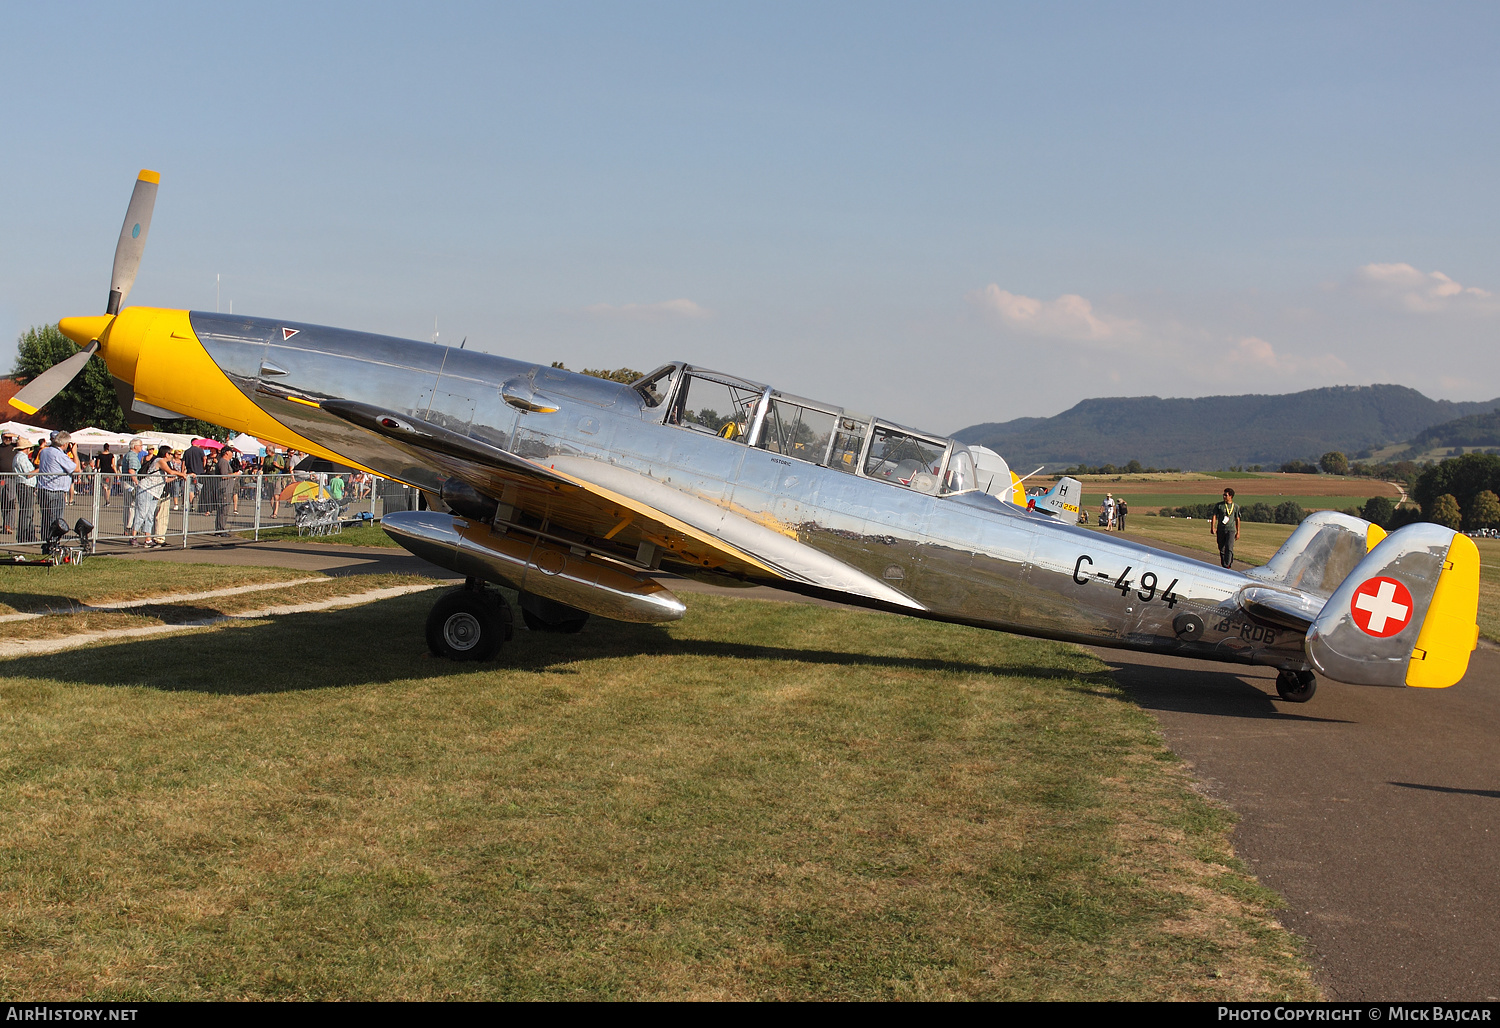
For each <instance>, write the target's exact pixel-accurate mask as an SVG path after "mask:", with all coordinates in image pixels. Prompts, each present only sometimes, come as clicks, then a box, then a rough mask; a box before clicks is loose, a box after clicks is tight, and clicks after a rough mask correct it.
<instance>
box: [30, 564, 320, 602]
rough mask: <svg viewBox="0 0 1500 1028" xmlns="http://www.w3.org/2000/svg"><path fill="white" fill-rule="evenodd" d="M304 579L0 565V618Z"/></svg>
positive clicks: (245, 572)
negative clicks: (170, 594) (82, 605)
mask: <svg viewBox="0 0 1500 1028" xmlns="http://www.w3.org/2000/svg"><path fill="white" fill-rule="evenodd" d="M307 577H310V575H309V573H308V572H306V571H290V570H288V569H286V568H262V567H233V566H220V565H217V564H169V563H156V562H153V561H145V560H130V559H125V558H120V557H90V558H88V559H87V560H85V561H84V562H83V563H81V564H77V565H63V566H62V567H55V568H53V567H4V566H0V614H13V613H32V612H36V611H44V610H64V609H68V608H72V607H76V606H78V605H80V604H96V603H118V602H122V601H125V600H138V599H144V598H146V597H150V596H161V595H163V594H165V593H194V592H208V591H210V590H214V589H229V588H233V587H235V586H241V585H254V584H257V583H260V582H286V581H290V580H292V579H297V578H307Z"/></svg>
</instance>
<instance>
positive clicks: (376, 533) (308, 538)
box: [240, 521, 396, 546]
mask: <svg viewBox="0 0 1500 1028" xmlns="http://www.w3.org/2000/svg"><path fill="white" fill-rule="evenodd" d="M240 535H242V536H243V537H244V538H246V539H250V538H254V537H255V533H253V532H241V533H240ZM260 539H262V540H266V539H272V540H275V539H295V540H296V541H298V542H303V543H331V544H336V545H339V546H396V541H395V540H394V539H392V538H391V537H390V536H388V535H386V534H385V532H384V531H383V530H382V529H381V527H380V525H379V523H377V522H369V521H366V522H361V523H360V524H357V525H349V526H347V527H345V528H343V529H342V530H340V531H338V532H334V533H333V534H332V535H300V536H299V535H298V534H297V530H296V529H295V528H262V529H261V530H260Z"/></svg>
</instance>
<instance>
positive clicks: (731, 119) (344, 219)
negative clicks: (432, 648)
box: [0, 3, 1500, 431]
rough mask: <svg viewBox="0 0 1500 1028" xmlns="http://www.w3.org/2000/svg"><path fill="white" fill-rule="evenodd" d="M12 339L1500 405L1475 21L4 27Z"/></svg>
mask: <svg viewBox="0 0 1500 1028" xmlns="http://www.w3.org/2000/svg"><path fill="white" fill-rule="evenodd" d="M6 18H7V22H6V30H5V32H4V34H3V35H0V82H3V88H4V94H3V95H4V96H5V97H6V98H7V102H6V103H5V104H4V105H0V132H3V138H4V140H5V142H6V148H5V151H6V155H7V159H6V160H5V161H4V162H3V164H0V184H3V186H4V189H3V194H0V195H3V196H4V197H5V200H4V203H5V208H6V210H5V213H6V223H7V224H8V225H9V226H10V227H11V231H10V232H9V233H7V242H8V244H9V245H8V246H6V247H5V248H4V252H3V253H0V334H3V335H4V337H5V338H6V339H12V338H14V336H15V335H16V334H18V333H19V332H20V331H22V330H23V329H24V328H25V327H26V326H28V325H31V324H36V323H40V322H43V321H50V320H56V318H58V317H60V316H63V315H66V314H76V313H94V312H95V310H96V309H98V310H102V308H103V303H104V294H105V292H106V291H107V286H108V275H109V266H110V259H111V252H112V247H113V245H114V241H115V238H116V236H117V234H118V231H119V223H120V218H121V217H122V215H123V212H124V207H125V203H126V200H127V199H128V196H129V192H130V186H131V180H132V179H133V178H134V175H135V172H136V170H137V169H139V168H142V167H149V168H154V169H156V170H158V171H160V172H161V174H162V187H161V193H160V198H159V200H158V204H157V210H156V217H155V221H154V223H153V225H152V232H151V239H150V245H149V246H148V248H147V253H146V257H145V261H144V262H143V265H142V270H141V274H140V278H139V279H138V280H137V285H136V289H135V292H134V293H133V294H132V296H131V298H130V301H131V302H133V303H140V304H154V305H160V306H172V307H192V308H195V309H209V310H212V309H213V307H214V303H215V297H214V276H215V275H216V274H218V275H221V276H222V292H221V297H222V300H221V302H222V305H223V307H224V308H225V309H228V307H229V304H230V303H231V302H233V304H234V309H235V310H236V312H242V313H248V314H259V315H266V316H274V317H282V318H286V319H288V320H300V321H311V322H319V323H326V324H335V325H341V326H346V327H351V328H359V329H367V330H371V331H380V332H387V333H391V334H395V335H403V336H408V337H413V338H420V339H428V338H431V336H432V332H433V319H434V317H436V318H437V320H438V330H439V332H440V341H442V342H444V343H450V342H451V343H455V344H456V343H457V342H458V341H459V339H461V338H464V337H467V338H468V340H469V342H468V345H469V346H471V347H479V348H482V349H487V350H491V351H494V352H500V353H507V354H511V355H514V356H518V357H522V358H528V359H533V360H540V361H551V360H563V361H565V362H566V363H567V364H568V365H569V366H570V367H574V368H577V367H580V366H585V365H586V366H590V367H598V366H610V367H615V366H620V365H628V366H632V367H636V368H640V369H642V370H645V369H647V368H648V367H650V366H654V365H656V364H659V363H661V362H663V361H665V360H668V359H671V358H674V357H685V358H687V359H689V360H693V361H695V362H697V363H702V364H707V365H710V366H713V367H718V368H721V369H723V370H728V371H739V372H741V373H743V374H746V375H749V376H752V377H756V378H761V379H764V380H767V381H770V382H772V383H774V384H776V385H778V386H780V387H782V388H784V389H786V390H787V391H790V392H795V393H800V394H803V395H812V396H819V397H822V398H826V399H829V400H833V401H835V402H839V403H842V404H844V405H845V406H848V407H852V408H856V409H861V410H871V411H876V412H879V413H882V414H885V415H886V416H889V417H892V418H895V419H897V420H901V421H905V422H907V423H914V424H918V425H923V426H927V427H931V428H933V429H937V430H941V431H951V430H955V429H958V428H960V427H962V426H964V425H968V424H971V423H974V422H978V421H991V420H1004V419H1006V418H1010V417H1015V416H1020V415H1050V414H1054V413H1057V412H1058V411H1060V410H1062V409H1064V408H1066V407H1067V406H1069V405H1070V404H1071V403H1072V402H1074V401H1075V400H1077V399H1080V398H1083V397H1085V396H1099V395H1139V394H1152V393H1154V394H1158V395H1176V396H1183V395H1207V394H1215V393H1237V392H1249V391H1255V392H1288V391H1293V390H1296V389H1300V388H1305V387H1307V386H1311V385H1329V384H1341V383H1368V382H1401V383H1405V384H1408V385H1412V386H1414V387H1416V388H1418V389H1421V390H1423V391H1424V392H1426V393H1427V394H1428V395H1431V396H1436V397H1448V398H1452V399H1481V398H1484V399H1487V398H1490V397H1493V396H1496V395H1500V358H1497V357H1496V352H1497V347H1496V342H1497V327H1500V254H1497V250H1496V247H1495V240H1496V239H1497V237H1500V233H1497V228H1500V225H1497V224H1496V223H1497V220H1500V218H1497V204H1496V199H1495V192H1496V190H1495V183H1496V181H1497V180H1500V175H1497V171H1500V168H1497V161H1496V157H1497V147H1500V133H1497V132H1496V128H1497V118H1496V114H1497V111H1500V105H1497V100H1500V62H1497V61H1496V60H1495V59H1494V56H1493V54H1494V52H1495V49H1496V45H1497V43H1500V31H1497V30H1500V8H1497V7H1494V6H1493V5H1404V6H1391V5H1379V4H1369V3H1364V4H1349V5H1336V4H1322V5H1291V4H1289V5H1254V7H1253V9H1251V8H1249V7H1244V8H1242V9H1238V8H1231V7H1229V6H1228V5H1202V4H1182V5H1170V4H1169V5H1153V4H1147V5H1133V6H1131V5H1120V4H1100V5H1071V6H1070V5H1061V4H1035V5H1000V4H980V5H971V4H943V5H932V4H923V5H881V4H870V3H861V4H849V5H832V4H795V5H773V4H759V5H750V6H731V5H728V4H715V5H703V4H699V5H673V4H636V5H626V4H600V5H592V4H576V5H570V4H556V3H549V4H537V5H528V6H505V5H497V4H485V5H422V6H421V7H417V6H415V5H413V6H410V7H405V6H391V5H380V4H359V5H317V6H314V7H311V8H308V7H305V6H303V5H288V6H277V5H267V4H255V5H243V6H234V5H226V6H223V7H217V8H212V9H211V8H209V7H208V5H183V6H164V5H146V6H145V7H140V8H122V7H119V6H118V5H110V6H102V5H99V6H96V5H74V6H69V7H61V6H57V5H29V6H26V7H20V8H15V9H12V10H10V11H8V12H7V15H6Z"/></svg>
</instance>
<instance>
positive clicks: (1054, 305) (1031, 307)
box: [969, 283, 1141, 342]
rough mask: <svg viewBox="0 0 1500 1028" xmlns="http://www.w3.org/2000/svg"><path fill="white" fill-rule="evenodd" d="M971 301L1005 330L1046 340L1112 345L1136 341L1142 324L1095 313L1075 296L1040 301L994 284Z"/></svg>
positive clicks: (1084, 300)
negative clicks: (1117, 342)
mask: <svg viewBox="0 0 1500 1028" xmlns="http://www.w3.org/2000/svg"><path fill="white" fill-rule="evenodd" d="M969 300H970V302H972V303H974V304H977V305H978V306H979V307H980V309H982V310H983V311H984V312H985V313H986V314H987V315H989V316H990V317H992V318H994V319H995V320H997V321H999V322H1000V323H1001V324H1002V325H1004V326H1005V327H1007V328H1010V329H1013V330H1015V331H1017V332H1020V333H1022V334H1024V335H1030V336H1040V337H1042V338H1046V339H1070V340H1078V341H1085V342H1109V341H1113V340H1121V339H1133V338H1134V337H1136V336H1137V335H1139V334H1140V329H1141V326H1140V323H1139V322H1136V321H1131V320H1128V319H1126V318H1114V317H1109V316H1108V315H1103V314H1096V313H1095V312H1094V305H1093V304H1092V303H1090V302H1089V301H1088V300H1086V299H1084V298H1083V297H1081V296H1079V295H1077V294H1076V293H1064V294H1063V295H1062V296H1059V297H1058V298H1057V299H1055V300H1037V299H1035V298H1033V297H1030V296H1021V295H1019V294H1017V293H1012V292H1009V291H1008V290H1005V289H1001V288H1000V287H999V286H997V285H995V284H993V283H991V284H990V285H987V286H985V287H984V288H983V289H981V290H977V291H975V292H973V293H970V294H969Z"/></svg>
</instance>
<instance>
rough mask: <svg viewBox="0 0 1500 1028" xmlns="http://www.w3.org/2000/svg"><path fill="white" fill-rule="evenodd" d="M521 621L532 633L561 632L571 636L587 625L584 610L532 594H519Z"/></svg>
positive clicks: (586, 612) (587, 618)
mask: <svg viewBox="0 0 1500 1028" xmlns="http://www.w3.org/2000/svg"><path fill="white" fill-rule="evenodd" d="M521 619H522V620H523V621H525V622H526V627H527V628H529V629H531V630H532V631H533V632H562V633H565V634H569V635H571V634H572V633H574V632H581V631H583V626H584V625H586V624H588V620H589V615H588V611H586V610H579V609H578V608H577V607H570V606H568V605H567V604H566V603H558V602H557V601H556V600H549V599H546V598H545V597H542V596H537V595H534V594H532V593H522V594H521Z"/></svg>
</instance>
